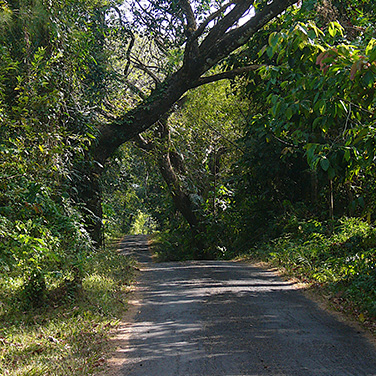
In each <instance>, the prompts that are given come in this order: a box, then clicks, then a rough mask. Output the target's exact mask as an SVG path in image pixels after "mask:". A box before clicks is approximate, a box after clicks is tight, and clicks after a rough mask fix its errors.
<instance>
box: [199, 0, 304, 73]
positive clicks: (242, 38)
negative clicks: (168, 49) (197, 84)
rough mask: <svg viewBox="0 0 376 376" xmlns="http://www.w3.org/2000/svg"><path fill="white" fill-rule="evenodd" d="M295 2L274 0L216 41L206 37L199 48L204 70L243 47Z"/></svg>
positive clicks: (292, 0) (218, 36)
mask: <svg viewBox="0 0 376 376" xmlns="http://www.w3.org/2000/svg"><path fill="white" fill-rule="evenodd" d="M296 2H297V0H279V1H277V0H274V1H273V2H272V3H270V4H269V5H266V6H265V7H264V8H263V9H262V10H261V11H259V12H256V14H255V15H254V16H253V17H252V18H250V20H249V21H248V22H246V23H245V24H244V25H242V26H240V27H238V28H236V29H234V30H231V31H229V32H227V33H222V34H221V35H217V39H216V40H212V39H211V38H210V39H208V38H209V35H208V37H207V38H206V39H205V40H204V42H203V43H202V44H201V45H200V47H199V52H200V56H201V57H202V58H203V60H204V61H203V64H204V66H205V70H207V69H209V68H211V67H212V66H214V65H215V64H216V63H218V62H219V61H221V60H222V59H223V58H225V57H226V56H228V55H229V54H230V53H231V52H233V51H235V50H236V49H238V48H239V47H240V46H242V45H244V44H245V43H246V42H247V41H248V40H249V38H251V37H252V35H253V34H255V33H256V32H257V31H258V30H260V29H261V28H262V27H264V26H265V25H266V24H267V23H268V22H269V21H271V20H272V19H273V18H274V17H276V16H278V15H279V14H281V13H282V12H283V11H285V10H286V9H287V8H288V7H289V6H290V5H293V4H295V3H296ZM235 9H236V8H234V9H233V11H235ZM230 13H231V12H230ZM239 13H240V12H238V14H239ZM243 13H244V12H243ZM243 13H242V14H243ZM222 30H223V29H222ZM209 42H210V43H209Z"/></svg>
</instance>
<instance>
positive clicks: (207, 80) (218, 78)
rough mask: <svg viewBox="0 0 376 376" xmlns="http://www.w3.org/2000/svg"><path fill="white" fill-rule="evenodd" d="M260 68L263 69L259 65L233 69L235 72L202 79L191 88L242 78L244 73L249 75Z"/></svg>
mask: <svg viewBox="0 0 376 376" xmlns="http://www.w3.org/2000/svg"><path fill="white" fill-rule="evenodd" d="M260 67H261V65H257V64H256V65H249V66H247V67H242V68H237V69H233V70H230V71H227V72H222V73H218V74H214V75H212V76H205V77H200V78H199V79H198V80H197V81H195V82H193V83H192V86H191V88H192V89H193V88H195V87H198V86H202V85H206V84H209V83H212V82H216V81H221V80H226V79H231V78H235V77H237V76H240V75H242V74H244V73H249V72H252V71H255V70H257V69H259V68H260Z"/></svg>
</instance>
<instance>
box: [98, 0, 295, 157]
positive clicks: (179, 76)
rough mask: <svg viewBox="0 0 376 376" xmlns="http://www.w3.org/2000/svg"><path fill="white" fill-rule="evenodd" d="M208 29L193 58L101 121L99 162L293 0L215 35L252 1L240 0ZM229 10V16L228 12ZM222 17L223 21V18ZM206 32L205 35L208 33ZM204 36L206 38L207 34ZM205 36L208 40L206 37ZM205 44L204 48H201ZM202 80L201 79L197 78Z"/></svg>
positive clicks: (276, 2) (275, 3) (276, 1)
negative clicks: (109, 119)
mask: <svg viewBox="0 0 376 376" xmlns="http://www.w3.org/2000/svg"><path fill="white" fill-rule="evenodd" d="M239 2H240V4H241V5H236V6H235V7H234V9H233V10H231V11H230V12H229V13H228V14H227V15H226V16H225V17H224V19H222V20H221V21H220V22H218V24H217V25H219V24H221V26H220V27H219V28H217V29H215V28H216V26H214V28H213V29H212V30H214V29H215V30H216V31H215V32H213V33H212V34H210V33H209V35H211V36H210V38H212V37H214V35H216V39H215V40H214V41H213V43H212V44H211V45H210V46H209V45H207V46H205V45H204V44H201V45H200V46H199V49H198V51H197V55H196V56H195V58H194V59H190V61H189V64H183V66H182V67H181V68H180V69H179V70H178V71H177V72H175V73H174V74H173V75H171V76H170V77H168V78H167V79H165V80H164V82H162V83H160V84H157V85H156V88H155V90H154V91H153V92H152V93H151V94H150V96H149V97H148V98H147V99H146V100H144V101H143V102H142V103H140V104H139V105H138V106H137V107H135V108H134V109H132V110H130V111H128V112H127V113H125V114H124V115H123V116H122V117H120V118H119V119H118V120H117V121H114V122H113V123H112V124H109V125H104V126H103V127H101V128H100V129H99V132H100V136H99V137H98V139H97V143H96V144H95V145H93V156H94V159H95V160H97V161H98V162H100V163H101V164H103V163H105V161H106V160H107V159H108V157H109V156H110V155H111V154H112V153H113V152H114V151H115V150H116V148H117V147H118V146H120V145H121V144H123V143H124V142H126V141H128V140H131V139H133V138H134V137H135V136H136V135H137V134H139V133H141V132H143V131H145V130H147V129H148V128H150V127H151V126H152V125H153V124H155V123H156V122H157V121H158V120H159V119H161V118H162V117H163V116H164V115H165V114H166V113H167V112H168V111H170V109H171V108H172V106H173V105H174V103H176V102H177V101H178V100H179V98H180V97H181V96H182V95H183V94H184V93H185V92H187V91H188V90H189V89H191V88H192V87H195V86H197V85H198V83H199V82H200V77H201V79H202V80H205V78H204V77H202V76H203V74H204V73H205V72H207V71H208V70H209V69H210V68H212V67H213V66H214V65H215V64H217V63H218V62H219V61H221V60H223V59H224V58H225V57H226V56H228V55H229V54H230V53H231V52H233V51H235V50H236V49H237V48H239V47H240V46H242V45H244V44H245V43H246V42H247V41H248V40H249V39H250V37H251V36H252V35H253V34H254V33H256V32H257V31H258V30H260V29H261V28H262V27H263V26H264V25H265V24H266V23H267V22H269V21H270V20H272V19H273V18H274V17H276V16H277V15H279V14H281V13H282V12H283V11H285V10H286V9H287V8H288V7H289V6H290V5H292V4H294V3H295V2H296V0H273V2H271V3H270V4H269V5H266V6H265V7H264V8H263V9H262V10H261V11H259V12H257V13H256V15H255V16H254V17H252V18H251V19H250V20H249V21H248V22H246V23H245V24H244V25H242V26H240V27H239V28H237V29H234V30H231V31H229V32H227V33H225V34H221V35H217V33H218V31H219V30H224V29H226V27H225V26H224V25H225V24H224V23H222V22H225V23H226V25H229V24H231V25H233V24H234V18H233V17H234V16H235V14H236V15H237V16H239V17H240V16H241V15H242V14H244V12H245V11H246V7H245V4H247V5H249V4H251V3H252V2H249V1H247V2H245V1H240V0H239ZM230 14H231V16H229V15H230ZM226 17H227V18H226ZM225 19H226V21H224V20H225ZM226 31H227V29H226ZM209 35H208V37H209ZM208 37H207V38H208ZM207 38H206V39H205V40H206V41H208V40H209V39H207ZM204 47H205V48H204ZM201 82H203V81H201Z"/></svg>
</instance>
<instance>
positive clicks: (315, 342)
mask: <svg viewBox="0 0 376 376" xmlns="http://www.w3.org/2000/svg"><path fill="white" fill-rule="evenodd" d="M145 241H146V240H145V237H132V238H128V240H127V241H126V242H125V243H124V247H125V249H126V250H127V252H128V253H129V250H130V249H133V254H135V255H136V257H139V260H140V261H141V276H140V281H139V284H138V291H139V293H140V295H141V297H142V299H141V305H140V308H139V310H138V313H137V314H136V316H135V318H134V322H133V323H132V325H131V327H130V339H129V343H128V346H127V349H126V353H127V361H126V362H125V364H124V366H123V369H122V371H121V373H120V374H121V375H130V376H141V375H142V376H173V375H174V376H183V375H184V376H212V375H213V376H214V375H215V376H220V375H226V376H240V375H243V376H246V375H247V376H261V375H273V376H282V375H284V376H293V375H296V376H308V375H309V376H320V375H326V376H342V375H343V376H345V375H354V376H362V375H367V376H370V375H376V350H375V348H374V347H373V346H372V345H371V344H370V343H368V342H367V340H366V339H365V338H364V337H363V336H362V334H361V333H360V332H358V331H356V330H355V329H353V328H351V327H349V326H346V325H345V324H343V323H341V322H338V321H336V319H334V318H333V317H332V316H331V315H329V314H327V313H326V312H324V311H322V310H321V309H320V308H319V307H318V306H317V305H316V304H315V303H313V302H312V301H310V300H309V299H307V298H306V297H305V296H304V295H303V294H302V293H301V292H299V291H298V290H297V288H296V286H295V285H294V283H292V282H288V281H283V280H281V279H280V278H279V277H278V276H277V275H276V274H275V273H274V272H272V271H267V270H264V269H260V268H258V267H254V266H250V265H248V264H245V263H239V262H236V263H235V262H225V261H223V262H222V261H212V262H208V261H203V262H185V263H175V262H174V263H161V264H154V263H152V262H151V258H150V255H149V253H148V251H147V247H146V245H145Z"/></svg>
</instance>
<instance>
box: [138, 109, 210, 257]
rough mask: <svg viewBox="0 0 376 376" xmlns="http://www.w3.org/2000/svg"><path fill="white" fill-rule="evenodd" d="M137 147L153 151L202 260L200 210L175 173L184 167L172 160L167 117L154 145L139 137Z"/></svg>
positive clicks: (203, 230)
mask: <svg viewBox="0 0 376 376" xmlns="http://www.w3.org/2000/svg"><path fill="white" fill-rule="evenodd" d="M137 145H138V146H139V147H140V148H142V149H144V150H147V151H153V152H154V154H155V155H156V159H157V162H158V167H159V171H160V173H161V175H162V178H163V180H164V181H165V183H166V185H167V188H168V190H169V192H170V194H171V197H172V200H173V202H174V206H175V208H176V209H177V210H178V211H179V212H180V214H181V215H182V216H183V217H184V219H185V220H186V221H187V223H188V224H189V227H190V228H191V231H192V235H193V238H194V242H195V244H194V245H195V247H196V248H197V253H196V257H198V258H202V257H203V252H202V251H203V250H204V248H205V246H204V241H203V237H204V234H205V227H204V226H203V224H202V221H201V220H200V215H199V211H200V208H199V207H197V205H195V204H194V203H193V202H192V200H191V198H190V197H189V194H187V193H186V192H185V191H184V189H183V187H182V184H181V181H180V179H179V177H178V175H177V173H176V170H179V169H180V170H182V169H184V166H181V165H179V166H177V165H176V163H174V159H173V158H172V157H173V156H174V154H173V152H172V151H171V150H170V147H171V144H170V129H169V127H168V124H167V116H165V117H164V119H162V120H161V121H159V122H158V129H157V131H156V140H155V142H154V143H147V142H145V141H144V140H143V139H142V138H140V137H139V138H138V139H137ZM180 163H181V162H180Z"/></svg>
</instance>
